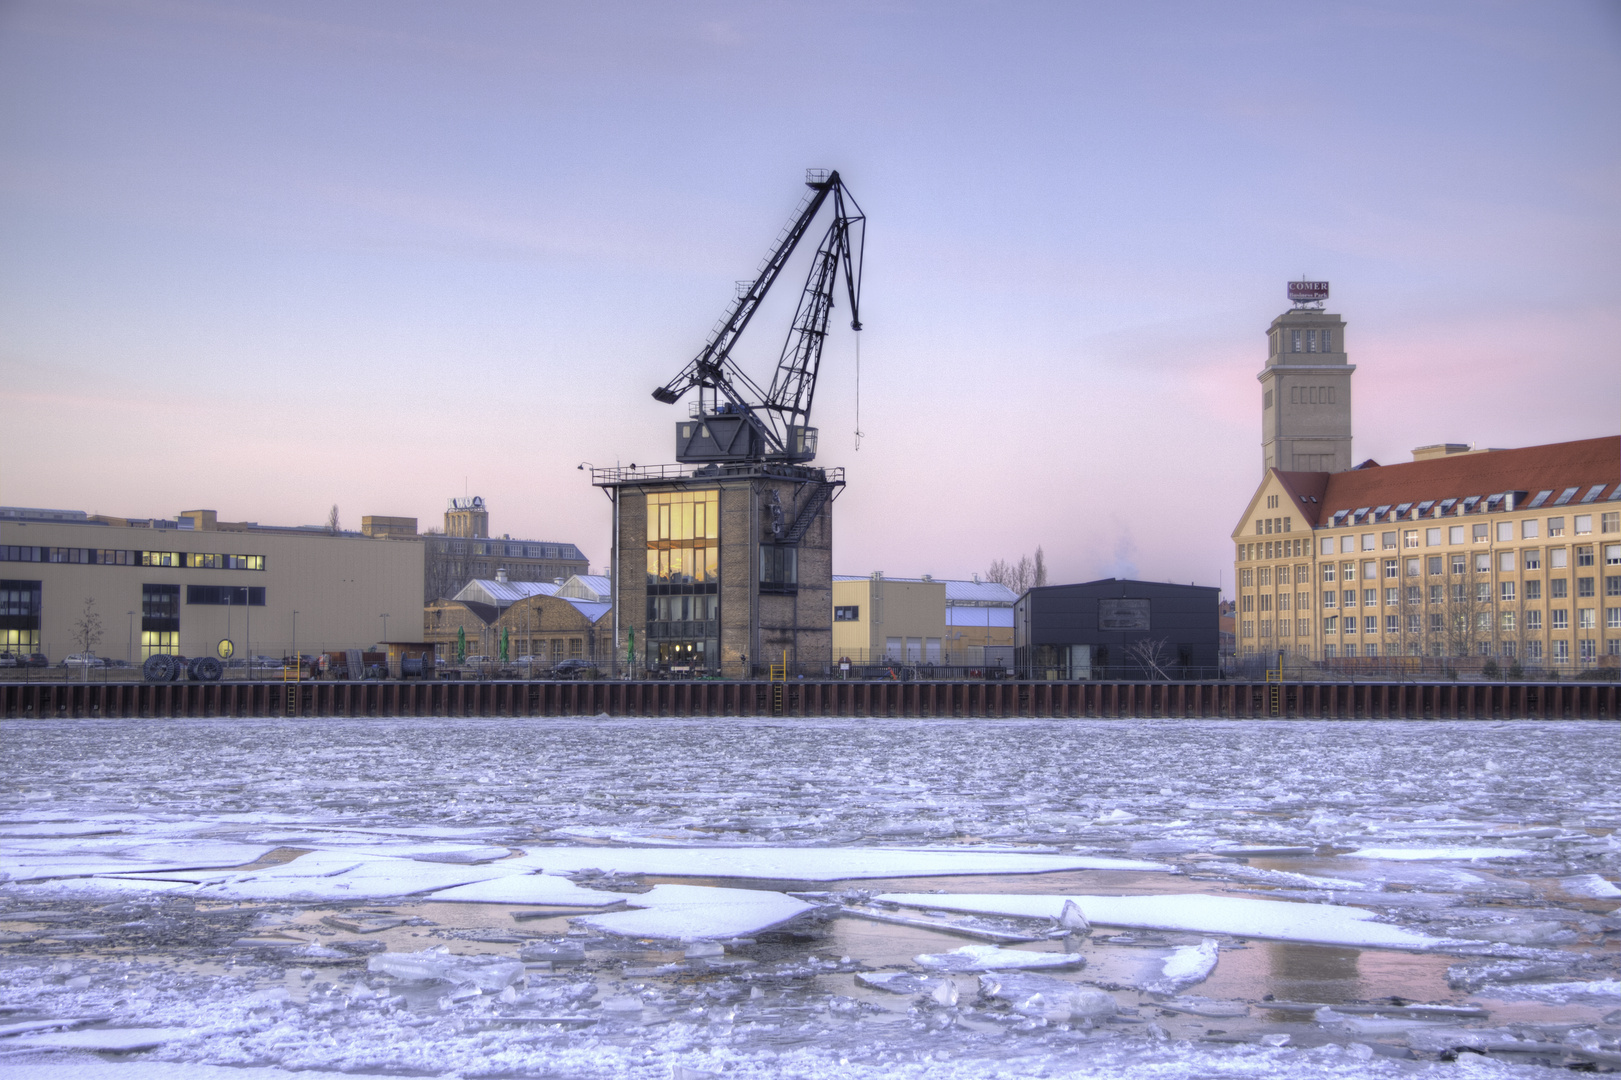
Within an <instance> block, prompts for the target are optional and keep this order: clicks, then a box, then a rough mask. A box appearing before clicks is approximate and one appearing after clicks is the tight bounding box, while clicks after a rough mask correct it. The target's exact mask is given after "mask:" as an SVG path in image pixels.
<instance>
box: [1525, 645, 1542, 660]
mask: <svg viewBox="0 0 1621 1080" xmlns="http://www.w3.org/2000/svg"><path fill="white" fill-rule="evenodd" d="M1525 658H1526V659H1527V660H1529V661H1531V662H1532V663H1533V664H1539V663H1541V662H1542V642H1540V641H1527V642H1526V643H1525Z"/></svg>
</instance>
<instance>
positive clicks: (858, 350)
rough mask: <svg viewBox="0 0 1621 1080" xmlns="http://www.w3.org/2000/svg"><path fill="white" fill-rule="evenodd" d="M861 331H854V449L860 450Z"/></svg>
mask: <svg viewBox="0 0 1621 1080" xmlns="http://www.w3.org/2000/svg"><path fill="white" fill-rule="evenodd" d="M862 434H863V432H862V430H861V331H859V330H858V331H856V451H857V452H858V453H859V452H860V450H861V436H862Z"/></svg>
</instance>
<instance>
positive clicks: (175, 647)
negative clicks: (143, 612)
mask: <svg viewBox="0 0 1621 1080" xmlns="http://www.w3.org/2000/svg"><path fill="white" fill-rule="evenodd" d="M179 652H180V632H179V631H178V630H142V631H141V659H142V660H145V659H146V658H147V657H149V656H151V655H153V654H154V653H168V654H169V655H171V656H172V655H175V654H177V653H179Z"/></svg>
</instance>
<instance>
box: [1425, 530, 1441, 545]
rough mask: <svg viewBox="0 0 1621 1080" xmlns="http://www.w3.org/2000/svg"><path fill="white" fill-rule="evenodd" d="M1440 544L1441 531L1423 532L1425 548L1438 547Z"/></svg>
mask: <svg viewBox="0 0 1621 1080" xmlns="http://www.w3.org/2000/svg"><path fill="white" fill-rule="evenodd" d="M1440 544H1441V530H1440V529H1425V530H1424V546H1425V547H1439V546H1440Z"/></svg>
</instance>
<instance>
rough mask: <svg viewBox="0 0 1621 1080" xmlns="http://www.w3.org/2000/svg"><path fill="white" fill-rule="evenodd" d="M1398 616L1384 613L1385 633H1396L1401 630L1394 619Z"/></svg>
mask: <svg viewBox="0 0 1621 1080" xmlns="http://www.w3.org/2000/svg"><path fill="white" fill-rule="evenodd" d="M1399 617H1400V616H1397V615H1386V616H1385V633H1387V634H1396V633H1400V632H1401V631H1400V630H1399V629H1398V626H1397V623H1396V620H1397V619H1398V618H1399Z"/></svg>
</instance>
